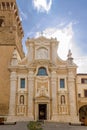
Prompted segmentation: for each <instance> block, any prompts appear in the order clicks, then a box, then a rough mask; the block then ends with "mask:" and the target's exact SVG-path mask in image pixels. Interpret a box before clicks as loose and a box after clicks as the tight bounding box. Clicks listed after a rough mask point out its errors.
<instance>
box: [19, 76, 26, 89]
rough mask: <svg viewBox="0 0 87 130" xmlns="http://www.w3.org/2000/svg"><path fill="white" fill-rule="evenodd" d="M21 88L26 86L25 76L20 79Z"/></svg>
mask: <svg viewBox="0 0 87 130" xmlns="http://www.w3.org/2000/svg"><path fill="white" fill-rule="evenodd" d="M20 88H25V78H21V79H20Z"/></svg>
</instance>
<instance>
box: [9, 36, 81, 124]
mask: <svg viewBox="0 0 87 130" xmlns="http://www.w3.org/2000/svg"><path fill="white" fill-rule="evenodd" d="M58 45H59V42H58V41H57V40H56V39H53V38H51V39H47V38H45V37H43V36H41V37H39V38H36V39H27V41H26V46H27V49H28V53H27V56H26V57H25V58H24V59H22V60H20V61H19V62H18V59H17V54H16V53H17V50H16V49H15V50H14V52H13V57H12V59H11V63H10V64H9V71H10V72H11V73H10V104H9V117H10V118H11V119H14V120H24V119H25V120H39V119H45V120H52V121H61V122H76V121H79V120H78V116H77V106H76V81H75V79H76V69H77V66H76V64H74V63H73V58H72V54H71V51H70V50H69V53H68V56H67V60H66V61H63V60H61V59H60V58H59V57H58V56H57V48H58ZM22 80H24V87H22V85H23V83H22V82H21V81H22ZM65 115H66V116H65Z"/></svg>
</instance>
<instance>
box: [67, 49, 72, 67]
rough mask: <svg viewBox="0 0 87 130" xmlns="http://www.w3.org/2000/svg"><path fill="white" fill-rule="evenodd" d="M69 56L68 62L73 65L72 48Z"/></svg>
mask: <svg viewBox="0 0 87 130" xmlns="http://www.w3.org/2000/svg"><path fill="white" fill-rule="evenodd" d="M67 57H68V59H67V61H68V64H70V65H72V64H73V58H72V52H71V50H70V49H69V51H68V55H67Z"/></svg>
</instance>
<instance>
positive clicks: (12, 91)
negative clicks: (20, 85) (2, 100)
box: [9, 72, 17, 116]
mask: <svg viewBox="0 0 87 130" xmlns="http://www.w3.org/2000/svg"><path fill="white" fill-rule="evenodd" d="M16 87H17V75H16V72H11V76H10V103H9V116H15V107H16Z"/></svg>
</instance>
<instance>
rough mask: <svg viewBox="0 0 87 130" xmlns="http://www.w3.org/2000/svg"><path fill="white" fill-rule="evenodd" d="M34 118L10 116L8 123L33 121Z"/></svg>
mask: <svg viewBox="0 0 87 130" xmlns="http://www.w3.org/2000/svg"><path fill="white" fill-rule="evenodd" d="M33 120H34V117H33V116H8V117H7V122H19V121H33Z"/></svg>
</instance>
